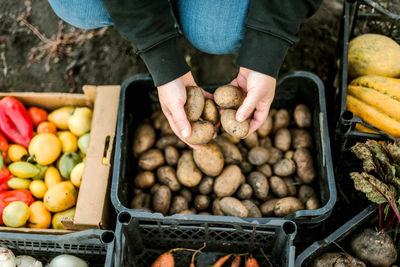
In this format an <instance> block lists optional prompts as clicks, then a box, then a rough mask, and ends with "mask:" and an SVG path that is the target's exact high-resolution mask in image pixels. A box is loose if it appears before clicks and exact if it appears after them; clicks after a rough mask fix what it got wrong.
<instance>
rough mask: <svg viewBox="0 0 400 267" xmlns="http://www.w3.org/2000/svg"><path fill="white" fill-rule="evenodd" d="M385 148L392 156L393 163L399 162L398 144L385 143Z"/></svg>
mask: <svg viewBox="0 0 400 267" xmlns="http://www.w3.org/2000/svg"><path fill="white" fill-rule="evenodd" d="M386 149H387V151H388V152H389V154H390V156H391V157H392V159H393V161H394V163H396V164H400V146H399V145H398V144H397V143H394V144H390V143H389V144H386Z"/></svg>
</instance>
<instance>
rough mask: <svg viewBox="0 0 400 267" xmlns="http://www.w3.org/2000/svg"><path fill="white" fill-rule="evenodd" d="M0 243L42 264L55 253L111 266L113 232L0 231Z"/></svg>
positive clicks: (55, 254) (98, 265) (94, 264)
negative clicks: (59, 233) (40, 232)
mask: <svg viewBox="0 0 400 267" xmlns="http://www.w3.org/2000/svg"><path fill="white" fill-rule="evenodd" d="M0 246H1V247H7V248H9V249H11V250H12V252H13V253H14V254H15V255H16V256H18V255H29V256H32V257H34V258H36V259H37V260H40V261H41V262H42V263H43V266H45V265H46V264H47V263H49V262H50V261H51V259H52V258H54V257H55V256H57V255H60V254H70V255H75V256H77V257H80V258H82V259H83V260H85V261H86V262H87V263H88V264H89V266H90V267H92V266H94V267H100V266H101V267H103V266H107V267H112V266H113V265H112V258H113V250H114V233H113V232H112V231H106V230H85V231H80V232H74V233H70V234H65V235H46V234H29V233H10V232H0Z"/></svg>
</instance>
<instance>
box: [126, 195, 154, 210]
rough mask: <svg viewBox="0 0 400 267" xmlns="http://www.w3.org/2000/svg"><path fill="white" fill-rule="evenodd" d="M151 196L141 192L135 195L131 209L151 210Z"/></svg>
mask: <svg viewBox="0 0 400 267" xmlns="http://www.w3.org/2000/svg"><path fill="white" fill-rule="evenodd" d="M150 205H151V198H150V195H149V194H146V193H140V194H137V195H135V196H134V197H133V199H132V201H131V206H130V207H131V209H139V210H150Z"/></svg>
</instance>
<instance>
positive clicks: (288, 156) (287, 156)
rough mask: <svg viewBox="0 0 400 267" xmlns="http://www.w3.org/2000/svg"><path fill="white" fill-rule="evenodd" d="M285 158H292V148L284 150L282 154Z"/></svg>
mask: <svg viewBox="0 0 400 267" xmlns="http://www.w3.org/2000/svg"><path fill="white" fill-rule="evenodd" d="M283 157H284V158H285V159H293V157H294V151H293V150H288V151H286V152H285V155H283Z"/></svg>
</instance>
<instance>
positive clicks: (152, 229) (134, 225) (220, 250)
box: [114, 211, 296, 267]
mask: <svg viewBox="0 0 400 267" xmlns="http://www.w3.org/2000/svg"><path fill="white" fill-rule="evenodd" d="M136 216H137V212H134V211H129V212H128V211H123V212H121V213H120V214H119V216H118V222H117V226H116V240H115V251H116V253H115V257H114V266H121V267H123V266H134V267H147V266H150V265H151V263H152V262H154V260H155V259H156V258H157V257H158V256H159V255H161V254H162V253H164V252H166V251H168V250H169V249H171V248H176V247H180V248H192V249H198V248H200V247H202V246H203V245H204V243H206V247H205V248H204V249H203V250H202V253H200V254H198V255H197V256H196V262H195V263H196V266H197V267H205V266H210V265H212V264H213V263H214V262H215V261H216V260H217V259H218V258H219V257H221V256H223V255H226V254H228V253H247V252H249V253H252V255H253V256H254V257H255V258H256V259H257V261H258V263H259V264H260V266H269V263H268V261H267V260H266V258H265V257H264V256H263V255H262V253H261V251H260V249H262V250H263V252H264V253H265V254H266V256H267V257H268V259H269V260H270V261H271V263H272V264H273V266H289V267H291V266H293V265H294V256H295V247H294V246H293V239H294V237H295V235H296V224H295V223H293V222H292V221H288V220H284V219H269V220H268V221H266V222H265V224H262V225H254V224H249V223H242V222H239V220H236V222H235V220H234V221H233V222H230V223H227V222H224V221H223V220H218V219H216V220H214V221H210V222H207V223H202V224H201V225H202V226H203V227H198V225H197V224H195V223H194V222H193V223H185V222H182V223H179V222H175V223H174V224H171V225H169V226H166V225H165V224H164V223H163V220H162V218H158V219H154V220H149V221H142V220H141V219H137V218H136ZM215 217H216V218H219V219H220V218H221V217H218V216H215ZM234 219H235V218H234ZM173 255H174V259H175V266H177V267H181V266H182V267H183V266H184V267H186V266H189V263H190V260H191V256H192V253H188V252H174V253H173Z"/></svg>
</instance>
